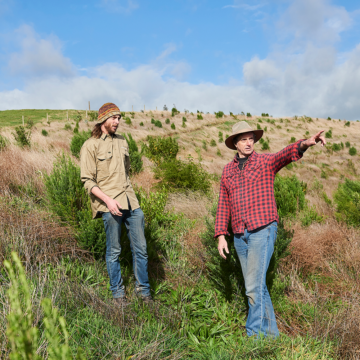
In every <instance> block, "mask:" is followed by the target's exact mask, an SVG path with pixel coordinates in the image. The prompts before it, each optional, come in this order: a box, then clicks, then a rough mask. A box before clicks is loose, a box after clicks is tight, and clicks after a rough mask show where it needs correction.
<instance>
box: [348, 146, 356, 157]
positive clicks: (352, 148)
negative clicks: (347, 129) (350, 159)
mask: <svg viewBox="0 0 360 360" xmlns="http://www.w3.org/2000/svg"><path fill="white" fill-rule="evenodd" d="M356 153H357V151H356V148H355V147H353V146H352V147H351V148H350V149H349V154H350V155H351V156H354V155H356Z"/></svg>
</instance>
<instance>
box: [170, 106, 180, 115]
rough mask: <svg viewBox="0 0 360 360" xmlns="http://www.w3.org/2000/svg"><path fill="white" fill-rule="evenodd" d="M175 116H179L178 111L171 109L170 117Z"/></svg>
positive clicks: (174, 108)
mask: <svg viewBox="0 0 360 360" xmlns="http://www.w3.org/2000/svg"><path fill="white" fill-rule="evenodd" d="M177 114H180V111H178V109H177V108H176V107H173V108H172V109H171V116H175V115H177Z"/></svg>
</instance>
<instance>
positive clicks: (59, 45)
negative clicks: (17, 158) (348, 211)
mask: <svg viewBox="0 0 360 360" xmlns="http://www.w3.org/2000/svg"><path fill="white" fill-rule="evenodd" d="M359 39H360V4H359V5H357V4H356V2H355V1H341V2H340V1H330V0H292V1H290V0H289V1H288V0H272V1H262V0H259V1H254V0H249V1H242V0H229V1H210V0H183V1H180V0H173V1H159V0H158V1H144V0H94V1H83V0H78V1H76V2H74V1H67V0H65V1H61V2H60V1H52V2H49V1H39V0H33V1H31V2H28V1H20V0H0V45H1V46H0V49H1V50H0V109H2V110H4V109H13V108H79V109H80V108H85V106H86V104H87V101H88V100H90V101H91V103H92V104H93V107H94V108H96V107H100V106H101V105H102V104H103V103H104V102H107V101H113V102H115V103H117V104H118V105H119V106H120V107H121V108H123V109H124V110H130V109H131V106H132V105H133V106H134V108H135V109H136V110H139V109H140V108H142V107H143V105H144V104H145V105H146V107H147V108H153V109H154V108H155V106H157V107H158V108H161V107H162V106H163V105H164V104H167V105H168V106H172V104H176V105H177V107H178V108H180V109H181V110H183V109H185V108H186V109H189V110H193V111H194V110H197V109H199V110H203V111H210V112H213V111H217V110H223V111H225V112H229V111H233V112H240V111H245V112H247V111H250V112H252V113H255V114H260V113H261V112H269V113H271V114H272V115H274V116H291V115H295V114H298V115H303V114H306V115H310V116H314V117H317V116H318V117H320V116H326V117H327V116H332V117H340V118H342V119H343V118H346V119H350V120H352V119H357V118H360V102H359V101H358V98H359V95H360V44H359V42H360V40H359Z"/></svg>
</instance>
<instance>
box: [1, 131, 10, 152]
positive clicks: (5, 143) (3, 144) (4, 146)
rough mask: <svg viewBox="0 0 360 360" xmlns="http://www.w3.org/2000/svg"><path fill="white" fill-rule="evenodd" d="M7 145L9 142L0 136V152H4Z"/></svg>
mask: <svg viewBox="0 0 360 360" xmlns="http://www.w3.org/2000/svg"><path fill="white" fill-rule="evenodd" d="M8 145H9V140H8V139H7V138H6V137H5V136H3V135H1V134H0V151H2V150H5V148H6V147H7V146H8Z"/></svg>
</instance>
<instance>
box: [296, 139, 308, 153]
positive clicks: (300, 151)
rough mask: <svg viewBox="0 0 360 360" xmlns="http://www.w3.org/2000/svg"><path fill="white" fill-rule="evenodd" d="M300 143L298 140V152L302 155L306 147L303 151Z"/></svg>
mask: <svg viewBox="0 0 360 360" xmlns="http://www.w3.org/2000/svg"><path fill="white" fill-rule="evenodd" d="M301 143H302V141H301V142H299V146H298V153H299V154H301V155H302V154H303V153H304V152H305V151H306V150H307V148H306V149H305V150H304V151H302V150H300V146H301Z"/></svg>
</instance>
